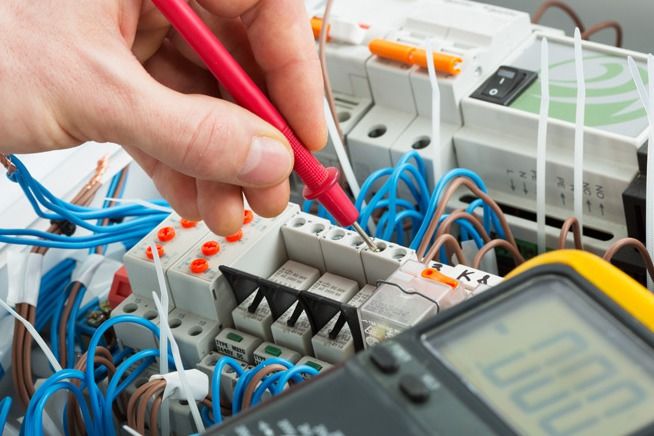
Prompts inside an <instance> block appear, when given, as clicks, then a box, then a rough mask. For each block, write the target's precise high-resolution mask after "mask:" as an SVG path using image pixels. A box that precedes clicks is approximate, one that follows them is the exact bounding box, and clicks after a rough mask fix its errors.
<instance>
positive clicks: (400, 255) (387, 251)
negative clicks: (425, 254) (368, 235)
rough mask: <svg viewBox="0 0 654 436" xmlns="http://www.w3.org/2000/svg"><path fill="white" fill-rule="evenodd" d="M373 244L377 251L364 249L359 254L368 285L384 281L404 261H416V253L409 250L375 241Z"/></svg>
mask: <svg viewBox="0 0 654 436" xmlns="http://www.w3.org/2000/svg"><path fill="white" fill-rule="evenodd" d="M375 244H377V248H378V249H379V251H377V252H373V251H370V249H368V248H367V247H366V248H365V249H364V250H363V251H362V252H361V262H362V264H363V269H364V272H365V274H366V282H367V283H368V284H369V285H376V284H377V281H379V280H386V279H387V278H388V277H389V276H390V275H391V274H393V273H394V272H395V271H396V270H397V269H398V268H399V267H400V265H402V264H403V263H405V262H406V261H408V260H417V257H416V252H415V251H413V250H411V249H410V248H406V247H402V246H401V245H397V244H394V243H392V242H385V241H380V240H375Z"/></svg>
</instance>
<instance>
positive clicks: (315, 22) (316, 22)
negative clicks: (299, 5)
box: [311, 17, 331, 41]
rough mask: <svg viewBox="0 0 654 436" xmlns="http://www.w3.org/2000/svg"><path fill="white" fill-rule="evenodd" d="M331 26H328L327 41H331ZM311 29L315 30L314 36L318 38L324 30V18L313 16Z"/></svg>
mask: <svg viewBox="0 0 654 436" xmlns="http://www.w3.org/2000/svg"><path fill="white" fill-rule="evenodd" d="M330 27H331V26H329V27H328V28H327V41H329V30H330ZM311 30H313V38H314V39H318V38H319V37H320V31H321V30H322V18H318V17H313V18H311Z"/></svg>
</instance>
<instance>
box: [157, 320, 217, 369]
mask: <svg viewBox="0 0 654 436" xmlns="http://www.w3.org/2000/svg"><path fill="white" fill-rule="evenodd" d="M168 325H169V326H170V331H171V332H172V333H173V337H174V338H175V340H176V341H177V345H178V346H179V353H180V354H181V356H182V361H183V362H184V365H185V366H189V367H190V366H194V365H196V364H197V363H198V362H199V361H200V360H201V359H202V358H203V357H204V356H206V355H207V354H208V353H209V352H210V351H211V350H213V346H214V338H215V337H216V335H217V334H218V332H219V331H220V326H219V325H218V322H217V321H216V320H213V319H207V318H203V317H201V316H198V315H195V314H193V313H188V312H186V311H184V310H181V309H179V308H178V309H175V310H173V311H172V312H171V313H170V315H168Z"/></svg>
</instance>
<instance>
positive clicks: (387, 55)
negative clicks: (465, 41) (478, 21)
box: [368, 39, 463, 76]
mask: <svg viewBox="0 0 654 436" xmlns="http://www.w3.org/2000/svg"><path fill="white" fill-rule="evenodd" d="M368 48H369V49H370V52H371V53H372V54H374V55H377V56H379V57H380V58H384V59H390V60H393V61H396V62H401V63H403V64H407V65H418V66H419V67H421V68H427V52H426V51H425V49H422V48H417V47H414V46H411V45H406V44H400V43H399V42H394V41H387V40H385V39H373V40H372V41H370V43H369V44H368ZM462 62H463V60H462V59H461V58H460V57H458V56H454V55H450V54H447V53H434V67H435V68H436V71H438V72H440V73H445V74H450V75H452V76H456V75H457V74H459V73H460V72H461V67H460V65H461V63H462Z"/></svg>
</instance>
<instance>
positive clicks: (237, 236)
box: [225, 229, 243, 242]
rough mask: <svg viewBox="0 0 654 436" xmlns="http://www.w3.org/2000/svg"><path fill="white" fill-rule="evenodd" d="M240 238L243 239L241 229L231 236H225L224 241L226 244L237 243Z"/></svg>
mask: <svg viewBox="0 0 654 436" xmlns="http://www.w3.org/2000/svg"><path fill="white" fill-rule="evenodd" d="M242 238H243V230H242V229H241V230H239V231H238V232H236V233H233V234H231V235H227V236H225V240H226V241H227V242H238V241H240V240H241V239H242Z"/></svg>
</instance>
